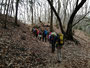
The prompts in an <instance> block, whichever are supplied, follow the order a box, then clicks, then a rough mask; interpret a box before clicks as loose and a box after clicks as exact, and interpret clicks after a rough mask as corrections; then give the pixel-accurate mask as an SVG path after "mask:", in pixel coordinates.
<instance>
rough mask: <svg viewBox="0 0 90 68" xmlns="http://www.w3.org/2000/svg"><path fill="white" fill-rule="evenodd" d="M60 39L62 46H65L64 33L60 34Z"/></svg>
mask: <svg viewBox="0 0 90 68" xmlns="http://www.w3.org/2000/svg"><path fill="white" fill-rule="evenodd" d="M59 39H60V41H59V42H60V44H61V45H63V44H64V36H63V34H62V33H60V34H59Z"/></svg>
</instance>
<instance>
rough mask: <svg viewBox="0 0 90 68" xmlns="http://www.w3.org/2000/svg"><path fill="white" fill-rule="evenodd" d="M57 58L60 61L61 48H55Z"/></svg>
mask: <svg viewBox="0 0 90 68" xmlns="http://www.w3.org/2000/svg"><path fill="white" fill-rule="evenodd" d="M57 60H58V61H59V62H61V49H59V48H57Z"/></svg>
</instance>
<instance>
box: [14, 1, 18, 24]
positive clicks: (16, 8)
mask: <svg viewBox="0 0 90 68" xmlns="http://www.w3.org/2000/svg"><path fill="white" fill-rule="evenodd" d="M18 5H19V0H17V1H16V16H15V25H16V26H18V24H17V16H18Z"/></svg>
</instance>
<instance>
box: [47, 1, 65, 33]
mask: <svg viewBox="0 0 90 68" xmlns="http://www.w3.org/2000/svg"><path fill="white" fill-rule="evenodd" d="M47 1H48V3H49V5H50V7H51V9H52V10H53V12H54V13H55V15H56V17H57V19H58V21H59V26H60V28H61V32H62V33H63V34H65V32H64V30H63V27H62V22H61V19H60V17H59V15H58V13H57V12H56V10H55V8H54V7H53V5H52V3H51V1H50V0H47Z"/></svg>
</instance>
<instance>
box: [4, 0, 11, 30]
mask: <svg viewBox="0 0 90 68" xmlns="http://www.w3.org/2000/svg"><path fill="white" fill-rule="evenodd" d="M9 4H10V0H9V1H8V5H7V11H6V15H5V23H4V28H5V29H6V28H7V26H6V25H7V24H6V23H7V16H8V9H9Z"/></svg>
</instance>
